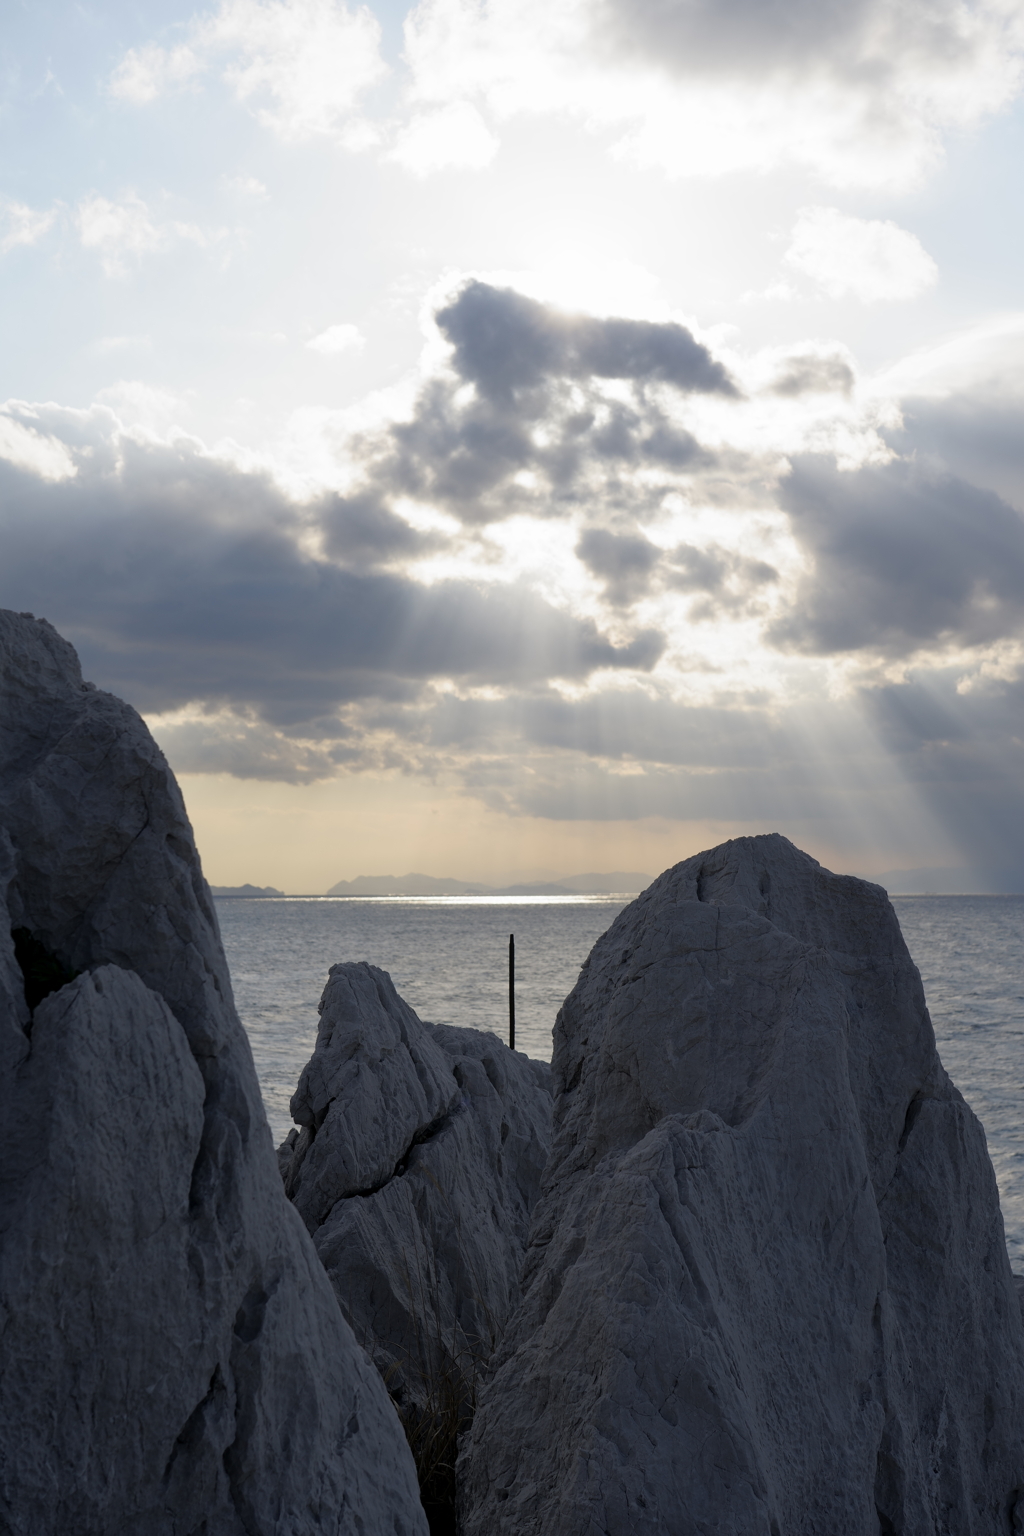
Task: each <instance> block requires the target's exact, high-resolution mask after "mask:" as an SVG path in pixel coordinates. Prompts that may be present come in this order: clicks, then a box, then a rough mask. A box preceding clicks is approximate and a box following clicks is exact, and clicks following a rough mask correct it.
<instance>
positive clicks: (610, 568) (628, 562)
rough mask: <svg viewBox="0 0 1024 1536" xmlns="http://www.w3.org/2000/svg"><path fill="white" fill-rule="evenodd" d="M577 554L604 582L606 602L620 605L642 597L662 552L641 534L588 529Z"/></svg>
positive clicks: (580, 542) (577, 546)
mask: <svg viewBox="0 0 1024 1536" xmlns="http://www.w3.org/2000/svg"><path fill="white" fill-rule="evenodd" d="M576 554H577V556H578V557H579V559H580V560H582V562H583V564H584V565H585V566H586V567H587V569H588V570H589V571H590V572H591V573H592V574H593V575H595V576H599V577H601V579H602V580H603V581H604V591H605V596H606V597H607V599H608V601H609V602H610V603H614V604H616V605H619V606H625V605H626V604H629V603H633V602H635V601H636V600H637V598H638V597H642V596H643V595H644V593H645V592H646V591H647V589H648V587H649V585H650V576H651V572H652V571H653V570H654V568H655V566H656V565H657V564H658V561H659V560H660V558H661V550H660V549H659V548H658V546H657V545H656V544H652V543H651V541H650V539H646V538H644V536H643V534H623V533H609V532H608V530H607V529H605V528H588V529H587V530H586V531H585V533H584V534H583V535H582V537H581V538H580V541H579V543H578V544H577V545H576Z"/></svg>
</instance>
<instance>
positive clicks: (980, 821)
mask: <svg viewBox="0 0 1024 1536" xmlns="http://www.w3.org/2000/svg"><path fill="white" fill-rule="evenodd" d="M961 682H962V679H961V676H960V674H959V671H958V670H954V669H952V668H949V669H945V670H942V671H935V672H931V673H920V674H917V675H914V676H912V677H911V678H910V679H909V680H908V681H907V682H905V683H902V684H893V685H891V686H888V687H883V688H875V689H871V690H867V691H865V693H864V695H863V698H862V706H863V708H864V710H865V713H866V715H867V716H868V718H869V719H870V720H871V721H872V723H873V725H874V727H875V729H876V730H877V731H878V733H879V738H880V741H881V743H882V745H883V747H884V748H885V749H886V750H887V751H888V752H889V753H890V754H891V756H892V759H893V762H894V763H895V764H897V765H898V767H899V771H900V772H901V774H902V775H903V776H904V777H905V778H906V779H907V781H908V782H910V783H911V784H912V785H913V786H914V789H915V790H916V792H917V793H918V794H920V796H921V798H922V799H923V800H924V801H925V803H927V804H928V806H929V807H930V808H931V810H932V812H933V814H934V815H935V816H936V818H937V819H938V820H939V821H940V822H941V823H942V825H943V826H944V827H946V828H947V829H948V831H949V833H950V834H951V836H952V837H953V839H954V841H955V842H956V844H957V846H958V847H959V849H960V852H961V857H962V859H963V862H964V864H965V865H968V866H973V867H979V866H980V867H982V868H987V869H989V870H1009V869H1015V870H1016V871H1017V873H1018V876H1021V875H1024V681H1022V680H1021V679H1020V678H1018V679H1017V680H1016V681H1002V682H999V681H996V682H987V683H986V682H984V681H982V682H980V683H979V684H978V685H976V686H975V687H973V688H971V689H968V690H967V691H964V690H963V689H962V686H961ZM1018 889H1019V887H1018Z"/></svg>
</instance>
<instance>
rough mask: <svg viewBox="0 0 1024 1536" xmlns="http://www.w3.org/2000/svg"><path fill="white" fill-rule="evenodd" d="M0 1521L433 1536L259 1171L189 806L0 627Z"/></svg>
mask: <svg viewBox="0 0 1024 1536" xmlns="http://www.w3.org/2000/svg"><path fill="white" fill-rule="evenodd" d="M0 1057H2V1059H0V1110H2V1115H3V1124H4V1125H5V1127H7V1130H8V1136H7V1145H6V1148H5V1154H4V1159H3V1163H2V1166H0V1318H2V1320H3V1357H2V1361H0V1444H2V1445H3V1448H4V1454H3V1457H2V1458H0V1528H2V1529H3V1530H4V1531H5V1532H10V1533H12V1536H29V1533H31V1536H51V1533H52V1536H57V1533H58V1532H59V1533H60V1536H96V1533H97V1532H104V1533H111V1536H112V1533H115V1532H117V1533H122V1532H123V1533H128V1532H141V1531H145V1532H146V1533H147V1536H196V1533H200V1532H207V1533H209V1536H282V1533H285V1532H287V1533H288V1536H313V1533H314V1532H316V1533H321V1532H332V1533H335V1536H342V1533H345V1536H347V1533H349V1532H350V1531H353V1530H358V1529H364V1530H366V1531H373V1532H375V1533H376V1532H381V1533H387V1536H425V1532H426V1521H425V1517H424V1515H423V1512H422V1508H421V1506H420V1503H419V1498H418V1493H417V1489H416V1483H415V1472H414V1467H413V1464H412V1459H411V1457H410V1455H409V1452H408V1449H407V1446H406V1444H405V1440H404V1437H403V1435H402V1431H401V1426H400V1424H399V1422H398V1419H397V1416H396V1415H395V1413H394V1410H393V1408H392V1407H391V1404H390V1403H389V1402H388V1399H387V1396H386V1394H385V1392H384V1390H383V1388H382V1386H381V1383H380V1380H379V1377H378V1375H377V1373H376V1372H375V1371H374V1370H373V1368H372V1366H371V1365H370V1363H369V1361H368V1360H367V1358H366V1356H365V1355H364V1353H363V1351H362V1350H361V1348H360V1347H359V1346H358V1344H357V1343H356V1341H355V1340H354V1339H353V1337H352V1334H351V1330H350V1329H349V1327H348V1325H347V1324H346V1323H345V1322H344V1320H343V1318H342V1317H341V1315H340V1312H339V1309H338V1307H337V1304H336V1302H335V1299H334V1296H333V1293H332V1291H331V1288H330V1285H329V1282H328V1280H327V1278H326V1276H325V1275H324V1273H323V1270H322V1268H321V1266H320V1264H319V1262H318V1260H317V1258H316V1255H315V1253H314V1251H313V1248H312V1245H311V1243H310V1242H309V1239H308V1237H307V1235H306V1233H305V1231H304V1230H303V1228H302V1225H301V1223H300V1222H299V1221H298V1220H297V1218H296V1216H295V1213H294V1211H293V1210H291V1208H290V1207H289V1205H288V1203H287V1201H286V1199H285V1197H284V1194H283V1191H282V1189H281V1184H280V1179H279V1176H278V1174H277V1169H276V1165H275V1160H274V1153H273V1147H272V1144H271V1140H270V1133H269V1130H268V1128H267V1124H266V1117H265V1114H264V1111H263V1106H262V1103H261V1100H260V1095H259V1088H258V1084H257V1082H256V1076H255V1072H254V1070H253V1065H252V1057H251V1053H250V1051H249V1047H248V1042H247V1040H246V1038H245V1034H244V1031H243V1030H242V1027H241V1024H240V1023H239V1021H238V1018H237V1015H236V1013H235V1010H234V1004H233V1002H232V997H231V986H230V980H229V977H228V971H227V966H226V964H225V960H224V955H223V951H222V949H221V945H220V939H219V934H218V930H217V922H216V917H215V915H214V911H213V905H212V903H211V901H210V897H209V893H208V890H207V888H206V884H205V881H204V880H203V877H202V872H201V869H200V866H199V860H198V857H197V855H196V851H195V846H194V842H193V838H192V832H191V828H190V826H189V823H188V819H187V817H186V814H185V809H184V805H183V803H182V800H181V796H180V793H179V791H178V787H177V785H176V784H175V782H174V778H173V776H172V774H171V772H170V770H169V768H168V767H167V764H166V762H165V761H164V759H163V756H162V755H161V753H160V751H159V749H158V748H157V746H156V744H155V743H154V742H153V740H152V738H151V737H150V735H149V732H148V731H147V729H146V727H145V725H144V724H143V722H142V721H141V720H140V718H139V717H138V715H137V714H136V713H135V711H134V710H132V709H130V708H129V706H128V705H126V704H124V703H122V702H121V701H120V700H118V699H115V698H113V697H111V696H110V695H109V694H106V693H102V692H100V691H98V690H97V689H95V688H93V687H92V686H91V685H90V684H88V683H83V681H82V677H81V672H80V669H79V666H78V662H77V658H76V657H75V653H74V651H73V650H72V648H71V647H70V646H69V645H68V644H67V643H66V642H65V641H64V640H62V639H61V637H60V636H59V635H58V634H57V633H56V631H55V630H54V629H53V628H52V627H51V626H50V625H49V624H47V623H46V622H45V621H43V620H36V619H34V618H32V616H31V615H28V614H20V615H19V614H13V613H8V612H3V611H0Z"/></svg>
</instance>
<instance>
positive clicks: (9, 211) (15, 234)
mask: <svg viewBox="0 0 1024 1536" xmlns="http://www.w3.org/2000/svg"><path fill="white" fill-rule="evenodd" d="M56 217H57V210H56V208H45V209H44V208H30V207H29V206H28V204H27V203H18V202H14V201H13V200H11V199H3V200H0V231H2V233H0V256H6V255H7V253H8V251H13V250H14V249H15V248H16V247H17V246H19V245H35V243H36V241H37V240H41V239H42V237H43V235H45V234H46V232H47V230H49V229H51V228H52V227H53V223H54V220H55V219H56Z"/></svg>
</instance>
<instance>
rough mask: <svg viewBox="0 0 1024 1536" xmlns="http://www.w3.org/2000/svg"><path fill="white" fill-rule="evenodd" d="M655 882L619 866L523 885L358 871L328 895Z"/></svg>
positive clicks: (550, 891)
mask: <svg viewBox="0 0 1024 1536" xmlns="http://www.w3.org/2000/svg"><path fill="white" fill-rule="evenodd" d="M650 883H651V876H650V875H645V874H641V873H639V872H638V871H637V870H622V869H615V870H610V871H607V872H605V873H603V874H596V873H593V872H591V873H588V874H583V875H564V876H562V877H561V878H560V879H558V880H549V881H544V880H537V881H531V882H526V883H523V884H519V885H502V886H497V885H482V884H480V883H479V882H478V881H472V880H452V879H448V878H445V877H438V876H435V875H421V874H408V875H357V876H356V878H355V879H354V880H339V881H338V883H337V884H336V885H332V886H331V888H330V890H329V891H328V892H327V894H328V896H633V895H637V894H639V892H640V891H642V890H644V888H645V887H646V886H648V885H650Z"/></svg>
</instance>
